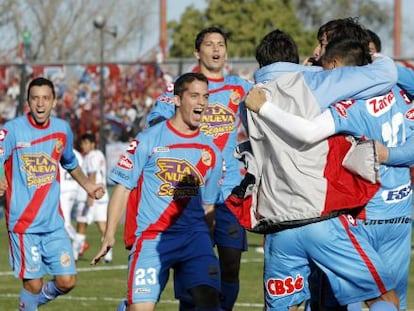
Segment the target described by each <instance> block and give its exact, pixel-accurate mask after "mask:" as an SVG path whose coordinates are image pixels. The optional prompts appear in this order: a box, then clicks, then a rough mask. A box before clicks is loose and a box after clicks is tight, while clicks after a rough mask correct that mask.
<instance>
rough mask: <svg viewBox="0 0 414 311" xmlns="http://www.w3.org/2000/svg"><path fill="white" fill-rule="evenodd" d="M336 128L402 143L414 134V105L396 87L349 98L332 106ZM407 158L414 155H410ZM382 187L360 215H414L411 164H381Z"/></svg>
mask: <svg viewBox="0 0 414 311" xmlns="http://www.w3.org/2000/svg"><path fill="white" fill-rule="evenodd" d="M329 109H331V113H332V116H333V119H334V121H335V131H336V132H338V133H339V132H340V133H348V134H351V135H354V136H361V135H362V134H364V136H366V137H368V138H371V139H375V140H377V141H379V142H381V143H382V144H384V145H385V146H387V147H391V148H392V147H398V146H401V145H403V144H404V143H405V142H406V140H407V138H408V137H411V136H413V134H414V133H413V129H414V108H413V105H412V104H411V102H410V101H409V99H408V98H407V96H406V95H405V93H404V92H403V91H402V90H401V89H400V88H398V87H394V88H393V89H392V90H391V91H390V92H388V93H386V94H385V95H381V96H376V97H373V98H370V99H366V100H356V101H355V100H346V101H342V102H339V103H336V104H334V105H332V106H331V107H330V108H329ZM406 156H407V158H412V155H410V154H407V155H406ZM380 177H381V188H380V190H379V191H378V192H377V193H376V195H375V196H374V197H373V198H372V199H371V200H370V201H369V202H368V204H367V205H366V209H365V213H364V214H363V215H361V217H363V218H365V217H366V218H368V219H391V218H394V217H400V216H411V214H412V211H411V210H412V188H411V179H410V174H409V169H408V167H404V166H400V167H398V166H395V167H390V166H386V165H381V166H380Z"/></svg>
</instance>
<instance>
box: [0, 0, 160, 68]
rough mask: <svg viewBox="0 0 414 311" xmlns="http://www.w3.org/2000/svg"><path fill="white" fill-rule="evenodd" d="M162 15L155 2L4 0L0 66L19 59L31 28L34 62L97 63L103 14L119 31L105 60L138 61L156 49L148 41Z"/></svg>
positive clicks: (0, 10)
mask: <svg viewBox="0 0 414 311" xmlns="http://www.w3.org/2000/svg"><path fill="white" fill-rule="evenodd" d="M157 15H158V7H157V5H156V4H154V1H152V0H122V1H118V0H100V1H93V0H66V1H53V0H33V1H26V0H2V1H0V33H1V37H2V40H1V43H0V63H4V62H15V61H16V59H13V56H14V57H16V56H17V55H19V52H18V51H17V49H18V42H17V41H16V38H21V33H22V31H23V29H24V27H25V26H27V30H28V31H29V32H31V34H32V37H31V61H33V62H49V63H50V62H91V61H96V59H97V57H98V55H99V49H100V46H99V31H98V30H97V29H95V28H94V26H93V21H94V19H95V18H97V17H98V16H103V17H105V18H106V20H107V21H106V24H107V25H108V26H115V25H116V26H117V28H118V32H117V33H118V35H117V37H116V38H113V37H108V38H106V39H105V59H106V60H107V61H114V60H117V61H135V60H137V58H138V56H139V55H142V54H143V53H145V52H147V51H150V50H151V49H153V48H154V47H152V46H144V42H145V39H146V38H150V37H152V36H153V32H152V31H151V30H152V28H153V20H154V18H153V17H157ZM151 18H152V19H151ZM120 51H121V52H122V51H123V53H122V55H123V56H122V57H123V58H121V57H120V56H119V55H120V53H119V52H120ZM125 51H129V55H128V53H125ZM20 54H22V53H20Z"/></svg>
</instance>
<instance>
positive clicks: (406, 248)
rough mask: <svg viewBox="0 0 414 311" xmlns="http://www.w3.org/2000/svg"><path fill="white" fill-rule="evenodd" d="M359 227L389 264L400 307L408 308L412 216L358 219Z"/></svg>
mask: <svg viewBox="0 0 414 311" xmlns="http://www.w3.org/2000/svg"><path fill="white" fill-rule="evenodd" d="M358 229H359V231H360V233H361V235H363V236H364V237H365V238H366V239H368V240H369V242H370V243H371V245H372V246H373V247H374V249H375V250H376V251H377V252H378V254H379V255H380V256H381V259H382V260H383V261H384V262H385V263H386V264H387V266H388V268H389V269H390V272H391V274H392V275H393V276H394V278H395V281H396V286H395V290H396V292H397V294H398V296H399V297H400V309H402V310H403V309H404V310H406V309H407V288H408V278H409V273H410V258H411V231H412V224H411V217H398V218H393V219H388V220H366V221H363V220H358Z"/></svg>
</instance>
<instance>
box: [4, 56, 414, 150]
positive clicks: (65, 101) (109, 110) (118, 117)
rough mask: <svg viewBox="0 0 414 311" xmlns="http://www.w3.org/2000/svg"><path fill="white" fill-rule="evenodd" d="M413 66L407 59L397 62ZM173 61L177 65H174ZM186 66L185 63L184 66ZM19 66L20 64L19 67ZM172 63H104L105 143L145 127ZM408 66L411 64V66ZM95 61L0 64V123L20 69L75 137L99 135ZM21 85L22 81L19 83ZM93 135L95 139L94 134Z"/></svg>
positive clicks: (9, 110) (240, 67)
mask: <svg viewBox="0 0 414 311" xmlns="http://www.w3.org/2000/svg"><path fill="white" fill-rule="evenodd" d="M402 63H403V64H404V65H406V66H409V67H411V66H413V64H412V62H410V61H404V62H402ZM176 65H177V64H176ZM187 65H188V66H187V67H189V68H186V70H192V69H194V68H191V65H193V64H187ZM20 66H25V70H24V71H23V70H21V67H20ZM172 67H174V66H170V67H169V66H168V65H166V64H163V65H162V68H161V67H160V66H159V64H157V63H146V64H140V63H135V64H105V66H104V74H105V79H104V83H105V84H104V85H105V87H104V103H105V105H104V107H103V113H104V116H105V123H104V135H105V141H106V143H112V142H127V141H128V140H129V139H131V138H132V137H134V136H135V135H136V134H137V133H138V132H140V131H142V130H143V129H144V128H145V117H146V115H147V113H148V112H149V111H150V109H151V107H152V105H153V104H154V102H155V99H156V98H157V97H158V96H159V95H160V94H162V92H163V91H164V90H165V88H166V86H167V85H168V84H169V83H170V82H171V81H172V79H173V76H175V75H176V74H178V71H179V69H177V68H172ZM413 67H414V66H413ZM254 69H255V64H253V66H252V64H249V63H240V64H237V63H236V64H232V66H230V65H229V66H227V68H226V71H227V73H228V74H238V75H240V76H242V77H243V78H246V79H251V78H252V73H253V71H254ZM99 70H100V69H99V65H97V64H90V65H59V64H54V65H32V66H29V65H9V66H7V65H0V126H2V125H3V124H4V123H5V122H6V121H7V120H11V119H13V118H14V117H15V116H16V115H17V113H18V111H19V109H25V108H26V106H25V104H23V105H21V107H19V102H20V101H22V102H23V103H25V100H26V94H25V93H24V92H23V94H21V88H22V76H23V75H22V71H23V72H25V76H24V79H25V81H29V80H30V79H31V78H34V77H37V76H44V77H46V78H49V79H51V80H52V81H53V82H54V84H55V86H56V88H57V90H56V94H57V98H58V104H57V106H56V109H55V111H54V113H55V114H56V116H58V117H61V118H63V119H65V120H67V121H68V122H69V123H70V125H71V127H72V130H73V132H74V135H75V141H76V139H77V138H78V137H79V136H80V135H82V134H84V133H86V132H88V131H90V132H93V133H96V134H97V135H99V127H100V76H99ZM23 85H24V84H23ZM98 139H99V137H98Z"/></svg>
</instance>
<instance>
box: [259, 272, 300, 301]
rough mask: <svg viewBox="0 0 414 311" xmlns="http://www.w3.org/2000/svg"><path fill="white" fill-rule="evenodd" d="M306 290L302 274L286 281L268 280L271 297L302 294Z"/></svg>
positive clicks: (267, 287)
mask: <svg viewBox="0 0 414 311" xmlns="http://www.w3.org/2000/svg"><path fill="white" fill-rule="evenodd" d="M303 288H304V278H303V276H301V275H300V274H298V275H297V276H296V277H292V276H289V277H287V278H285V279H272V278H270V279H267V280H266V290H267V292H268V293H269V295H270V296H285V295H291V294H293V293H295V292H300V291H302V290H303Z"/></svg>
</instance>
